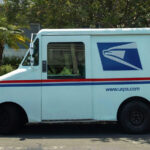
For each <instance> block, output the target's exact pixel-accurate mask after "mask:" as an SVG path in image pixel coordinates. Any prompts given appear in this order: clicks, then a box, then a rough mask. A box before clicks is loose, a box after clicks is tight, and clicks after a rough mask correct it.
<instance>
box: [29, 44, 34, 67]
mask: <svg viewBox="0 0 150 150" xmlns="http://www.w3.org/2000/svg"><path fill="white" fill-rule="evenodd" d="M33 53H34V48H33V43H32V42H31V43H30V55H31V58H30V64H31V66H33V64H34V58H33Z"/></svg>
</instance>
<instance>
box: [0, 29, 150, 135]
mask: <svg viewBox="0 0 150 150" xmlns="http://www.w3.org/2000/svg"><path fill="white" fill-rule="evenodd" d="M67 121H70V122H74V121H76V122H77V121H79V122H82V121H83V122H84V121H88V122H94V121H95V122H96V121H118V122H119V123H120V125H121V126H122V127H123V128H124V129H125V130H126V131H128V132H132V133H142V132H145V131H147V130H148V129H150V28H133V29H43V30H41V31H39V33H38V34H37V35H36V37H35V39H34V40H33V41H32V42H31V44H30V49H29V50H28V52H27V54H26V56H25V58H24V59H23V61H22V63H21V64H20V66H19V68H18V69H17V70H15V71H13V72H11V73H8V74H6V75H3V76H1V77H0V132H1V133H10V132H12V131H15V130H16V129H18V128H19V127H20V126H21V125H23V124H25V123H39V122H43V123H44V122H49V123H51V122H67Z"/></svg>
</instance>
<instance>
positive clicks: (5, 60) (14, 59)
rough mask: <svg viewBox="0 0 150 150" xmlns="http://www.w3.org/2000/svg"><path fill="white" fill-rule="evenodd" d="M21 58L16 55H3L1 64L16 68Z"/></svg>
mask: <svg viewBox="0 0 150 150" xmlns="http://www.w3.org/2000/svg"><path fill="white" fill-rule="evenodd" d="M21 61H22V58H18V57H11V58H9V57H4V58H3V60H2V65H11V66H13V68H18V66H19V64H20V63H21Z"/></svg>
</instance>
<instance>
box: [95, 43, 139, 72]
mask: <svg viewBox="0 0 150 150" xmlns="http://www.w3.org/2000/svg"><path fill="white" fill-rule="evenodd" d="M97 46H98V49H99V54H100V58H101V62H102V66H103V70H105V71H119V70H120V71H121V70H142V65H141V61H140V57H139V54H138V49H137V45H136V43H135V42H115V43H97Z"/></svg>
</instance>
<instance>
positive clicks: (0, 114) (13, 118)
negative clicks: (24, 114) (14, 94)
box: [0, 105, 21, 134]
mask: <svg viewBox="0 0 150 150" xmlns="http://www.w3.org/2000/svg"><path fill="white" fill-rule="evenodd" d="M20 126H21V123H20V116H19V111H18V110H17V109H16V107H14V106H11V105H6V106H5V105H4V106H2V107H0V133H1V134H10V133H15V132H16V131H17V130H18V129H19V128H20Z"/></svg>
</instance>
